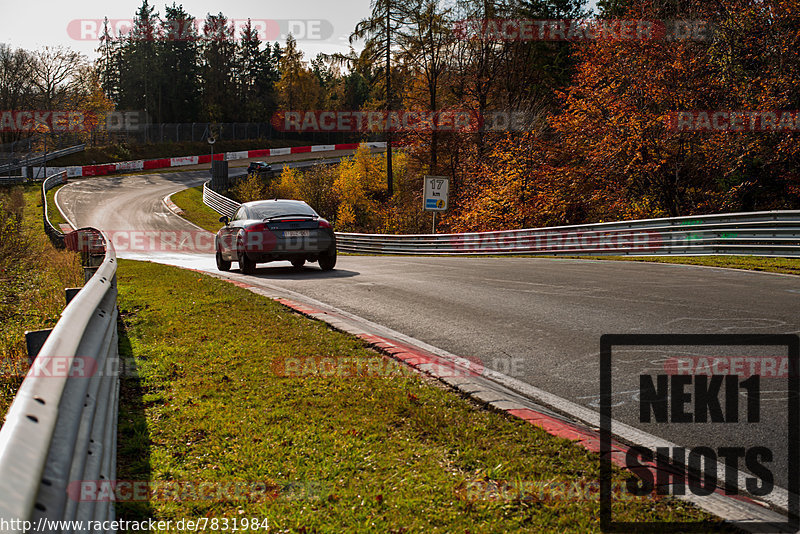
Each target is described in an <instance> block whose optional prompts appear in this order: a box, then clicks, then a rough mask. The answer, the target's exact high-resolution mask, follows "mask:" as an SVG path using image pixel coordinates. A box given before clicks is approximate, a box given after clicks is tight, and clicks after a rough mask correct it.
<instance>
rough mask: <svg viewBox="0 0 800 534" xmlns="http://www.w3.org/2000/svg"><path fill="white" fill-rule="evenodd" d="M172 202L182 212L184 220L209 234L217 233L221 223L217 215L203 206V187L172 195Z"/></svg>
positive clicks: (191, 188)
mask: <svg viewBox="0 0 800 534" xmlns="http://www.w3.org/2000/svg"><path fill="white" fill-rule="evenodd" d="M172 201H173V202H174V203H175V204H176V205H177V206H178V207H179V208H180V209H182V210H183V214H184V215H183V216H184V218H186V219H188V220H190V221H191V222H193V223H194V224H196V225H197V226H199V227H201V228H205V229H206V230H208V231H209V232H213V233H217V230H219V229H220V227H221V226H222V223H221V222H219V213H217V212H216V211H214V210H212V209H211V208H209V207H208V206H206V205H205V204H203V186H202V185H200V186H197V187H190V188H189V189H184V190H183V191H178V192H177V193H175V194H174V195H172Z"/></svg>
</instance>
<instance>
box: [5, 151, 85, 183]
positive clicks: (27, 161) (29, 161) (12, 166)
mask: <svg viewBox="0 0 800 534" xmlns="http://www.w3.org/2000/svg"><path fill="white" fill-rule="evenodd" d="M84 150H86V144H80V145H75V146H70V147H67V148H62V149H59V150H53V151H52V152H48V153H47V155H45V154H41V155H38V156H26V157H24V158H21V159H19V160H17V161H15V162H14V163H6V164H5V165H0V173H5V172H10V171H15V170H17V169H21V168H23V167H29V166H31V165H38V164H41V163H44V162H45V161H50V160H53V159H58V158H60V157H61V156H67V155H69V154H75V153H77V152H82V151H84ZM32 178H35V177H32Z"/></svg>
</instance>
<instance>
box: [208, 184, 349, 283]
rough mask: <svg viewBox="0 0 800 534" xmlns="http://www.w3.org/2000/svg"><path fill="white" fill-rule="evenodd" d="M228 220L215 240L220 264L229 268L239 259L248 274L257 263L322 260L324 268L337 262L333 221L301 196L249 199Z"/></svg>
mask: <svg viewBox="0 0 800 534" xmlns="http://www.w3.org/2000/svg"><path fill="white" fill-rule="evenodd" d="M219 220H220V222H222V223H225V226H224V227H222V228H221V229H220V230H219V231H218V232H217V236H216V239H215V242H214V245H215V248H216V252H217V268H218V269H219V270H220V271H227V270H229V269H230V268H231V262H234V261H236V262H238V263H239V269H240V270H241V271H242V272H243V273H245V274H252V273H254V272H255V269H256V264H257V263H266V262H270V261H279V260H288V261H290V262H292V265H294V266H295V267H298V268H299V267H302V266H303V264H305V262H307V261H308V262H312V263H313V262H319V267H320V269H322V270H323V271H330V270H331V269H333V268H334V266H335V265H336V236H335V235H334V233H333V228H332V227H331V224H330V223H329V222H328V221H326V220H325V219H323V218H322V217H320V216H319V214H317V212H316V211H314V210H313V209H312V208H311V206H309V205H308V204H306V203H305V202H302V201H299V200H282V199H275V200H257V201H255V202H246V203H244V204H242V205H241V206H240V207H239V209H238V210H237V212H236V214H235V215H234V216H233V218H232V219H230V220H228V217H227V216H222V217H220V219H219Z"/></svg>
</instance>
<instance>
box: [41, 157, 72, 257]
mask: <svg viewBox="0 0 800 534" xmlns="http://www.w3.org/2000/svg"><path fill="white" fill-rule="evenodd" d="M65 183H67V172H66V171H61V172H59V173H56V174H54V175H52V176H49V177H47V178H46V179H45V180H44V181H43V182H42V222H43V223H44V233H45V234H47V237H49V238H50V242H51V243H53V246H55V247H57V248H64V234H63V233H62V232H61V230H59V229H58V228H56V227H55V226H54V225H53V223H52V222H50V216H49V215H48V214H47V192H48V191H50V190H51V189H53V188H54V187H56V186H58V185H61V184H65Z"/></svg>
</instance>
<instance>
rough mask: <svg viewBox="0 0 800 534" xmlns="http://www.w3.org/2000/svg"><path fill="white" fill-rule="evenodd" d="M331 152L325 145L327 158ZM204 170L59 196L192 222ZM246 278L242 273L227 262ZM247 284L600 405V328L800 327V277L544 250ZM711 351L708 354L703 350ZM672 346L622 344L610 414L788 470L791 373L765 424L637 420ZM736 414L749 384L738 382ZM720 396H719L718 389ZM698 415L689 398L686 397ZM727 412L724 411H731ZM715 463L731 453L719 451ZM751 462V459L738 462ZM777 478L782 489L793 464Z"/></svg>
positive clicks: (202, 261) (100, 213)
mask: <svg viewBox="0 0 800 534" xmlns="http://www.w3.org/2000/svg"><path fill="white" fill-rule="evenodd" d="M320 155H322V154H320ZM207 179H208V171H190V172H172V173H163V174H150V175H131V176H117V177H101V178H90V179H84V180H76V181H75V182H73V183H71V184H69V185H67V186H65V187H63V188H62V189H61V190H60V191H59V193H58V200H59V204H60V206H61V208H63V209H64V210H65V211H66V214H67V216H68V218H69V219H70V220H71V221H73V222H74V223H75V224H77V225H78V226H95V227H97V228H100V229H102V230H106V231H115V232H118V231H127V230H137V231H153V230H155V231H173V230H178V231H184V230H185V231H187V232H189V231H197V228H196V227H194V226H193V225H192V224H191V223H188V222H186V221H185V220H183V219H182V218H180V217H178V216H176V215H174V214H173V213H172V212H170V211H169V210H168V209H167V208H166V207H165V206H164V204H163V203H162V198H163V197H164V196H165V195H168V194H171V193H174V192H176V191H178V190H181V189H183V188H185V187H189V186H195V185H198V184H200V183H202V182H203V181H205V180H207ZM119 256H120V257H123V258H124V257H129V258H137V259H151V260H153V261H159V262H164V263H172V264H176V265H182V266H188V267H193V268H197V269H201V270H208V271H215V266H214V259H213V256H212V255H211V254H197V253H180V252H169V251H167V252H165V251H155V252H152V251H151V252H138V253H126V252H124V251H122V252H120V253H119ZM231 274H233V275H235V276H239V275H238V272H236V271H235V264H234V271H232V273H231ZM247 281H248V283H251V284H254V285H258V284H260V283H264V284H269V285H270V286H279V287H281V288H284V289H288V290H291V291H294V292H297V293H300V294H302V295H305V296H307V297H311V298H313V299H316V300H319V301H322V302H324V303H327V304H330V305H332V306H336V307H337V308H340V309H342V310H345V311H347V312H350V313H353V314H355V315H358V316H360V317H363V318H365V319H368V320H370V321H373V322H375V323H378V324H381V325H384V326H387V327H389V328H392V329H394V330H397V331H399V332H402V333H403V334H406V335H409V336H412V337H415V338H417V339H419V340H422V341H424V342H426V343H428V344H430V345H433V346H435V347H439V348H441V349H444V350H447V351H449V352H451V353H454V354H457V355H459V356H466V357H472V358H476V359H477V360H479V361H480V362H481V363H482V364H483V365H485V366H487V367H490V368H492V369H495V370H497V371H500V372H503V373H505V374H507V375H509V376H512V377H514V378H517V379H519V380H523V381H525V382H527V383H529V384H531V385H534V386H536V387H538V388H541V389H543V390H545V391H548V392H550V393H553V394H556V395H559V396H561V397H563V398H565V399H568V400H570V401H572V402H574V403H576V404H579V405H582V406H585V407H590V408H595V409H596V408H597V402H598V397H599V393H600V386H599V376H600V367H599V352H600V336H601V335H603V334H660V333H674V334H689V333H692V334H698V333H705V334H736V333H738V334H753V333H758V334H786V333H797V332H800V319H799V318H798V311H800V277H794V276H784V275H775V274H765V273H756V272H747V271H735V270H728V269H717V268H706V267H692V266H680V265H665V264H654V263H634V262H614V261H588V260H586V261H584V260H572V259H546V258H458V257H439V258H430V257H397V256H393V257H377V256H341V255H340V256H339V260H338V264H337V268H336V270H335V271H332V272H330V273H323V272H321V271H320V270H319V269H318V267H317V266H316V265H307V266H306V267H304V268H303V269H301V270H296V269H293V268H291V266H290V265H289V263H286V262H280V263H275V264H263V265H260V266H259V269H258V270H257V273H256V275H255V276H251V277H247ZM708 350H710V349H704V348H702V347H680V349H679V351H680V352H679V354H682V355H686V354H689V355H704V354H710V355H719V354H721V353H724V354H728V355H731V356H743V355H744V356H749V355H762V354H774V355H777V356H785V355H786V351H785V349H781V350H775V349H768V350H766V352H763V351H762V352H759V350H760V349H758V348H755V347H737V348H733V349H730V350H729V351H728V352H725V350H724V349H723V350H722V352H720V350H719V349H714V350H716V352H713V351H712V352H711V353H708V352H707V351H708ZM704 351H706V352H704ZM675 354H676V352H675V351H674V350H673V351H672V352H670V351H669V350H667V349H658V348H652V347H651V348H627V349H620V350H618V351H615V352H614V360H613V367H612V376H613V389H612V392H613V398H614V408H613V410H614V413H613V416H614V418H615V420H620V421H623V422H625V423H627V424H630V425H632V426H635V427H639V428H642V429H643V430H645V431H647V432H650V433H653V434H655V435H657V436H660V437H663V438H665V439H667V440H670V441H673V442H675V443H679V444H681V445H685V446H699V445H704V446H708V447H712V448H714V449H716V448H718V447H721V446H725V445H727V444H729V443H733V442H735V443H736V444H737V446H748V447H750V446H766V447H769V448H770V449H771V450H772V451H773V452H774V454H775V462H776V464H781V465H785V462H786V449H787V436H788V433H787V413H786V398H787V393H786V385H787V381H786V380H785V379H775V380H773V381H769V380H766V379H763V380H762V385H761V398H762V403H761V421H760V423H759V424H750V423H747V422H746V419H745V417H744V415H743V416H742V417H741V418H740V422H739V423H730V422H728V423H722V422H711V423H706V424H702V425H697V424H695V425H692V424H678V423H659V424H657V425H653V424H641V423H639V421H638V418H639V407H638V386H639V378H638V376H639V374H640V373H641V372H642V371H643V370H644V369H646V370H648V372H653V370H654V369H663V367H664V365H665V361H666V358H667V357H668V356H670V355H675ZM737 394H738V395H739V397H740V399H741V402H740V403H739V405H740V406H739V407H740V413H741V414H746V410H745V408H746V392H745V390H743V389H740V390H738V391H736V392H733V393H731V395H733V396H736V395H737ZM720 395H722V393H721V394H720ZM688 406H689V408H688V410H689V411H692V407H693V405H692V404H689V405H688ZM726 415H728V414H726ZM720 461H722V460H721V459H720ZM739 467H740V469H744V468H745V466H744V465H743V463H740V465H739ZM776 471H777V472H775V473H774V474H775V476H776V483H778V484H779V485H781V486H784V487H785V485H786V470H785V469H777V470H776Z"/></svg>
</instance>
